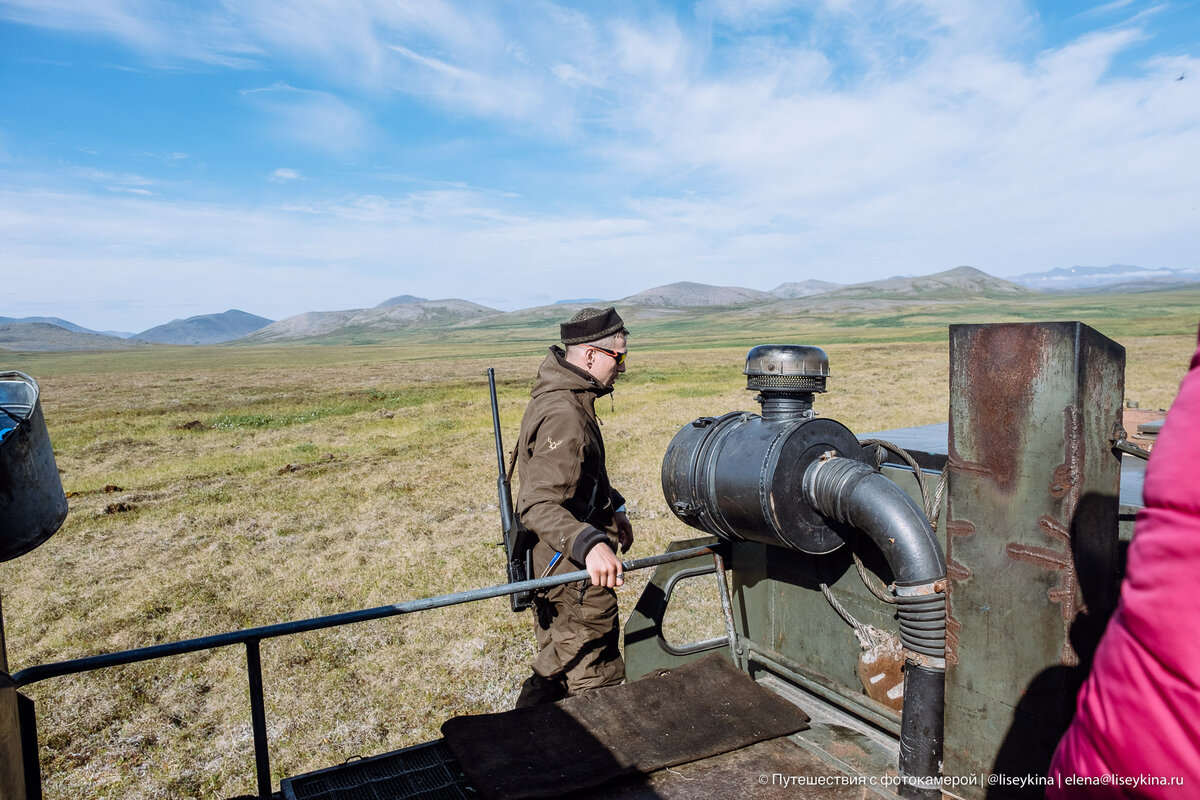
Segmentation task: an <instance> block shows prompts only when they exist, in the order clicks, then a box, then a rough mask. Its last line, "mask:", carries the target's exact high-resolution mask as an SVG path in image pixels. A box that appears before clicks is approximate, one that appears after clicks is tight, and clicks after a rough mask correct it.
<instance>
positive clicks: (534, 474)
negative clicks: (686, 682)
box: [517, 308, 633, 707]
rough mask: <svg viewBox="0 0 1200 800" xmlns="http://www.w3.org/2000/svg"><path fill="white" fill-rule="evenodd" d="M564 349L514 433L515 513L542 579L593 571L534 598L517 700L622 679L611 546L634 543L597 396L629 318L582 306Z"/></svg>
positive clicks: (614, 372) (564, 328)
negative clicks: (614, 480)
mask: <svg viewBox="0 0 1200 800" xmlns="http://www.w3.org/2000/svg"><path fill="white" fill-rule="evenodd" d="M559 327H560V333H561V336H562V342H563V344H564V345H566V348H565V349H563V348H560V347H557V346H555V347H551V348H550V354H549V355H547V356H546V360H545V361H543V362H542V365H541V367H540V368H539V369H538V376H537V381H536V382H535V383H534V386H533V391H532V393H531V394H532V400H531V401H530V403H529V405H528V406H527V407H526V409H525V416H524V418H523V419H522V420H521V432H520V435H519V437H518V441H517V474H518V476H519V480H520V489H519V491H518V493H517V514H518V516H519V517H520V519H521V522H522V523H523V524H524V525H525V527H526V528H528V529H529V530H531V531H533V532H534V533H535V534H536V535H537V544H536V545H535V546H534V550H533V566H534V571H535V574H536V575H537V576H538V577H542V576H544V575H554V574H556V573H560V572H568V571H570V570H572V569H580V568H586V569H587V571H588V574H589V579H588V580H584V581H580V582H577V583H571V584H567V585H564V586H556V587H554V588H551V589H549V590H547V591H546V592H545V593H539V594H538V595H536V596H535V600H534V612H535V623H534V624H535V633H536V635H537V642H538V654H537V656H536V657H535V658H534V660H533V675H532V676H530V677H529V678H528V679H527V680H526V681H525V684H524V685H523V686H522V688H521V695H520V697H519V698H518V699H517V706H518V707H520V706H526V705H535V704H537V703H545V702H553V701H554V700H558V699H561V698H563V697H565V696H567V695H574V694H579V693H581V692H583V691H586V690H588V689H594V688H597V687H600V686H610V685H613V684H618V683H621V682H622V681H623V680H624V679H625V662H624V660H623V659H622V658H621V651H620V648H619V646H618V644H619V642H618V639H619V622H618V618H617V595H616V592H614V591H613V589H614V588H615V587H617V586H620V585H621V584H622V583H623V578H622V568H621V562H620V559H618V558H617V555H616V550H617V547H618V546H619V547H620V549H621V552H625V551H627V550H628V549H629V547H630V545H631V544H633V528H632V526H631V525H630V523H629V517H628V516H626V514H625V500H624V498H623V497H622V496H621V495H620V493H618V492H617V491H616V490H615V489H613V488H612V486H611V485H610V484H609V482H608V470H607V468H606V465H605V460H604V439H603V437H602V436H601V435H600V423H599V420H598V419H597V418H596V409H595V402H596V398H598V397H603V396H604V395H607V394H609V393H611V392H612V387H613V383H614V382H615V381H616V379H617V378H618V377H619V376H620V375H621V374H622V373H623V372H625V355H626V352H627V351H626V337H627V336H628V333H629V332H628V331H627V330H625V323H624V321H623V320H622V319H621V317H620V315H619V314H617V312H616V310H615V309H613V308H606V309H599V308H585V309H583V310H582V311H580V312H579V313H577V314H576V315H575V316H574V317H572V318H571V319H570V320H569V321H567V322H564V323H562V325H560V326H559Z"/></svg>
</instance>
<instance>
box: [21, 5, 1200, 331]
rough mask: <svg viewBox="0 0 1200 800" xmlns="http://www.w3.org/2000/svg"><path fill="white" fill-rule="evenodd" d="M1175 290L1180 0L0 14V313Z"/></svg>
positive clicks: (1198, 141)
mask: <svg viewBox="0 0 1200 800" xmlns="http://www.w3.org/2000/svg"><path fill="white" fill-rule="evenodd" d="M1114 263H1119V264H1135V265H1140V266H1146V267H1159V268H1161V267H1165V268H1171V269H1196V268H1197V267H1200V0H1116V1H1115V2H1108V3H1086V2H1072V1H1071V0H1037V1H1036V2H1023V1H1021V0H987V2H979V0H908V1H906V2H901V1H900V0H699V2H654V1H653V0H638V2H624V1H623V0H607V1H605V2H595V1H594V0H593V1H592V2H578V3H566V2H545V1H544V0H514V1H513V2H504V1H503V0H481V1H480V2H467V1H462V2H460V1H459V0H272V2H260V0H193V1H185V0H176V1H175V2H172V1H171V0H0V316H11V317H25V316H57V317H62V318H65V319H68V320H70V321H72V322H75V323H77V324H80V325H83V326H86V327H88V328H92V329H95V330H117V331H131V332H136V331H141V330H145V329H147V328H149V327H152V326H154V325H158V324H162V323H165V322H167V321H169V320H172V319H177V318H184V317H189V316H193V315H198V314H208V313H219V312H221V311H225V310H227V309H231V308H237V309H241V310H243V311H248V312H250V313H253V314H259V315H261V316H265V317H269V318H271V319H282V318H284V317H288V316H291V315H293V314H299V313H303V312H307V311H325V310H337V309H349V308H365V307H371V306H374V305H376V304H378V303H380V302H382V301H383V300H385V299H387V298H389V297H393V296H396V295H402V294H411V295H416V296H420V297H426V298H430V299H437V298H450V297H454V298H462V299H466V300H472V301H474V302H477V303H481V304H483V305H486V306H490V307H493V308H497V309H501V310H514V309H518V308H528V307H531V306H538V305H544V304H547V303H552V302H554V301H556V300H561V299H567V298H605V299H618V298H621V297H624V296H627V295H630V294H633V293H635V292H639V291H642V290H644V289H648V288H652V287H655V286H660V285H663V284H667V283H672V282H675V281H696V282H699V283H707V284H713V285H718V286H744V287H749V288H755V289H762V290H770V289H772V288H774V287H776V286H778V285H779V284H781V283H785V282H789V281H804V280H809V279H819V280H827V281H834V282H837V283H855V282H860V281H868V280H876V279H880V278H885V277H890V276H894V275H927V274H932V273H935V272H940V271H943V270H946V269H951V268H954V267H957V266H961V265H969V266H973V267H976V268H978V269H981V270H983V271H985V272H987V273H989V274H992V275H995V276H998V277H1010V276H1014V275H1019V274H1022V273H1027V272H1037V271H1042V270H1049V269H1053V268H1056V267H1069V266H1073V265H1085V266H1106V265H1109V264H1114Z"/></svg>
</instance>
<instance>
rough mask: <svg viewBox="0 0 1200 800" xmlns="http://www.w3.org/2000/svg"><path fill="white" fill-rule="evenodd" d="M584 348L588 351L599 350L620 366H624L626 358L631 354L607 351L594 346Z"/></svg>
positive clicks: (589, 345) (587, 345)
mask: <svg viewBox="0 0 1200 800" xmlns="http://www.w3.org/2000/svg"><path fill="white" fill-rule="evenodd" d="M584 347H586V348H587V349H588V350H599V351H600V352H601V353H604V355H606V356H611V357H612V358H613V359H614V360H615V361H616V362H617V364H618V365H621V364H624V363H625V357H626V356H628V355H629V353H618V352H617V351H616V350H605V349H604V348H603V347H597V346H596V345H594V344H585V345H584Z"/></svg>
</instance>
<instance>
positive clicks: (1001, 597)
mask: <svg viewBox="0 0 1200 800" xmlns="http://www.w3.org/2000/svg"><path fill="white" fill-rule="evenodd" d="M1124 369H1125V352H1124V349H1123V348H1122V347H1120V346H1119V345H1117V344H1116V343H1115V342H1113V341H1111V340H1109V339H1107V338H1105V337H1104V336H1102V335H1101V334H1099V333H1097V332H1096V331H1094V330H1092V329H1091V328H1089V327H1087V326H1086V325H1083V324H1082V323H1078V322H1061V323H1036V324H1002V325H956V326H952V327H951V329H950V448H949V449H950V454H949V455H950V486H949V520H948V523H947V534H948V552H947V567H948V570H947V571H948V577H949V581H950V593H949V618H948V636H947V662H948V671H947V691H946V747H945V769H946V773H947V774H949V775H971V774H976V775H978V774H982V773H998V774H1004V775H1010V776H1018V777H1020V776H1025V775H1042V774H1044V773H1045V769H1046V767H1047V766H1048V763H1049V759H1050V756H1051V755H1052V753H1053V749H1054V746H1055V744H1056V743H1057V741H1058V738H1059V737H1060V736H1061V733H1062V731H1063V730H1064V729H1065V726H1066V724H1067V722H1068V720H1069V717H1070V714H1071V713H1072V712H1073V709H1074V701H1075V692H1076V690H1077V687H1078V685H1079V683H1080V681H1081V680H1082V678H1083V676H1084V675H1085V674H1086V669H1087V666H1088V662H1089V659H1090V656H1091V653H1092V652H1093V651H1094V649H1095V646H1096V643H1097V642H1098V639H1099V636H1100V634H1101V633H1102V632H1103V626H1104V623H1105V621H1106V620H1107V617H1108V615H1109V614H1110V613H1111V609H1112V608H1113V605H1114V602H1115V597H1116V588H1117V575H1116V571H1117V542H1118V533H1117V509H1118V501H1117V498H1118V491H1119V482H1120V458H1119V457H1118V456H1117V455H1115V454H1114V453H1113V452H1112V449H1111V444H1110V441H1109V440H1110V437H1111V433H1112V427H1113V424H1114V423H1115V422H1116V421H1118V420H1119V419H1120V413H1121V403H1122V396H1123V393H1124ZM984 791H986V790H985V788H984V787H982V786H980V787H977V788H975V789H970V788H968V790H967V791H966V792H964V793H965V794H966V795H967V796H969V797H974V796H983V793H984ZM1029 796H1040V792H1039V791H1038V790H1036V789H1035V790H1032V793H1031V794H1029Z"/></svg>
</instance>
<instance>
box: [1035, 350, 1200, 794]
mask: <svg viewBox="0 0 1200 800" xmlns="http://www.w3.org/2000/svg"><path fill="white" fill-rule="evenodd" d="M1143 498H1144V500H1145V508H1144V509H1143V510H1142V511H1141V513H1139V514H1138V519H1137V525H1136V527H1135V529H1134V536H1133V542H1132V543H1131V544H1130V547H1129V560H1128V566H1127V569H1126V573H1125V580H1124V582H1123V583H1122V585H1121V599H1120V603H1119V605H1118V606H1117V610H1116V613H1115V614H1114V615H1113V617H1112V619H1111V620H1110V621H1109V623H1108V628H1107V629H1106V630H1105V632H1104V638H1103V639H1102V640H1101V642H1100V647H1099V649H1098V650H1097V651H1096V657H1095V661H1094V662H1093V665H1092V671H1091V674H1090V675H1089V676H1088V679H1087V681H1086V682H1085V683H1084V685H1083V688H1082V689H1080V691H1079V702H1078V710H1077V712H1076V715H1075V719H1074V721H1073V722H1072V723H1071V726H1070V727H1069V728H1068V729H1067V732H1066V734H1065V735H1064V736H1063V738H1062V741H1061V742H1059V745H1058V750H1057V751H1056V752H1055V754H1054V760H1053V762H1052V763H1051V764H1050V775H1051V777H1052V778H1054V779H1055V781H1056V784H1057V785H1055V786H1053V787H1052V788H1050V789H1049V790H1048V791H1047V792H1046V796H1047V797H1048V798H1054V799H1055V800H1057V799H1058V798H1110V797H1139V798H1143V797H1147V798H1169V800H1184V798H1190V797H1200V347H1198V348H1197V350H1196V354H1195V355H1194V356H1193V357H1192V364H1191V369H1190V371H1189V372H1188V374H1187V375H1186V376H1185V377H1184V379H1183V384H1182V386H1181V387H1180V389H1179V396H1178V397H1177V398H1176V399H1175V402H1174V404H1173V405H1172V406H1171V410H1170V412H1168V414H1167V420H1166V422H1165V423H1164V424H1163V429H1162V432H1161V433H1160V434H1159V436H1158V441H1157V443H1156V444H1155V446H1154V454H1153V456H1152V457H1151V459H1150V462H1149V464H1147V465H1146V482H1145V488H1144V492H1143ZM1105 776H1108V777H1105ZM1112 776H1117V777H1115V778H1114V777H1112ZM1079 777H1084V778H1085V779H1088V780H1091V781H1094V782H1095V783H1094V784H1093V785H1083V786H1078V785H1069V784H1070V781H1071V780H1072V779H1076V778H1079ZM1177 779H1182V786H1180V785H1178V783H1177ZM1105 780H1107V781H1108V783H1107V784H1105V783H1104V781H1105ZM1173 780H1174V781H1175V783H1174V785H1172V783H1173ZM1163 783H1165V784H1166V785H1163Z"/></svg>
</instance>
